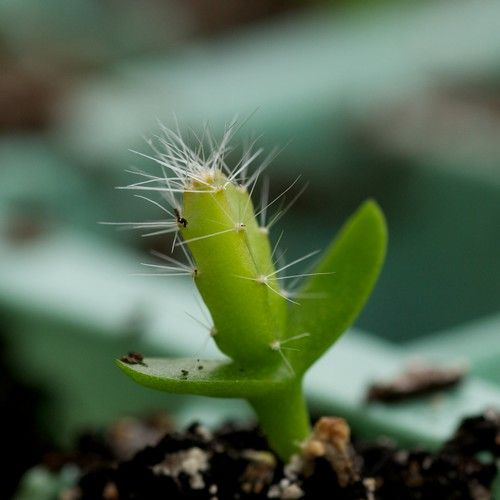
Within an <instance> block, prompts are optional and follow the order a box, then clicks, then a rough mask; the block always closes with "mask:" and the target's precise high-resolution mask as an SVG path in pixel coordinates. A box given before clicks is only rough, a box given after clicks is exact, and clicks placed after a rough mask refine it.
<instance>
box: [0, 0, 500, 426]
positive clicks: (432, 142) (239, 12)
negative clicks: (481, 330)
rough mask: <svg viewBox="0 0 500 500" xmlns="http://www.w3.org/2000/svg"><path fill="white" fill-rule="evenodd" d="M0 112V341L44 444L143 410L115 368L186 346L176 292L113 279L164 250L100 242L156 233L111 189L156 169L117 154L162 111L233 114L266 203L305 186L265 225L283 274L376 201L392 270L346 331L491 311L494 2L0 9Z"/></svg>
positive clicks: (138, 139)
mask: <svg viewBox="0 0 500 500" xmlns="http://www.w3.org/2000/svg"><path fill="white" fill-rule="evenodd" d="M0 111H1V113H0V314H1V315H2V325H3V330H4V331H5V332H6V338H7V342H8V344H9V345H10V346H11V349H12V352H13V353H15V355H16V356H18V358H13V359H14V360H15V361H14V362H13V363H12V364H13V365H14V369H15V370H16V371H17V372H18V373H19V374H21V376H22V377H25V378H26V379H29V380H31V381H36V382H40V383H42V382H43V383H45V384H46V385H48V386H49V387H50V389H51V391H52V393H54V394H56V395H57V397H58V398H59V400H58V401H59V409H58V410H57V411H56V410H54V408H55V407H56V406H57V405H56V406H53V407H51V408H52V409H51V412H52V413H51V414H50V415H51V416H50V417H49V419H52V420H57V419H60V420H57V421H58V422H59V421H60V425H61V426H62V428H63V429H66V428H67V429H74V428H75V427H76V426H77V425H82V424H84V423H87V422H94V421H100V420H102V419H105V418H111V417H112V416H114V415H116V414H118V413H120V412H130V411H133V410H134V407H136V408H139V407H141V408H142V406H145V407H147V406H149V407H153V406H158V405H159V404H160V401H161V399H160V396H156V395H155V396H154V397H153V396H151V394H150V393H147V392H144V391H143V390H142V389H139V388H136V387H132V386H131V385H130V384H129V383H128V381H125V380H123V379H122V378H121V375H120V374H119V373H117V372H116V371H115V369H114V367H113V364H112V358H113V357H114V356H116V355H119V354H121V353H122V351H125V350H127V349H129V348H131V347H135V346H139V347H141V348H143V349H144V348H145V349H146V350H147V349H148V346H149V348H150V349H151V350H153V352H154V349H153V346H159V345H161V346H163V347H162V349H163V350H164V351H165V352H171V353H177V352H187V351H189V349H190V345H189V343H185V344H183V338H182V337H183V336H184V335H185V334H186V332H187V330H190V331H191V330H194V329H196V324H193V323H192V322H191V323H189V321H190V320H189V319H186V316H185V315H184V308H185V309H186V310H189V309H190V307H191V306H193V304H196V303H195V302H193V300H194V299H193V300H192V301H191V302H190V303H189V304H187V303H186V304H184V303H178V300H179V298H178V293H179V292H178V290H179V287H181V289H182V287H184V286H186V287H188V285H189V284H179V281H171V280H169V279H164V280H160V279H159V278H151V280H149V281H148V280H144V279H139V278H137V277H133V276H131V274H133V273H137V272H141V268H140V265H139V262H140V261H141V260H142V261H144V260H145V259H147V258H148V257H147V252H148V250H149V249H151V248H156V249H160V250H162V249H163V250H166V249H167V248H169V246H170V243H171V242H170V241H169V240H168V238H164V239H163V238H155V239H147V238H141V237H140V234H138V233H134V232H123V231H116V230H115V229H114V228H111V227H109V226H102V225H99V224H98V222H99V221H117V222H118V221H129V220H138V221H141V220H146V219H148V218H150V219H154V218H157V217H158V216H159V214H158V212H157V211H155V210H154V209H153V207H152V206H150V205H147V204H146V203H144V202H142V201H141V200H138V199H134V198H133V197H132V196H131V195H130V194H129V193H128V192H126V191H119V190H115V189H114V187H116V186H119V185H123V184H127V183H129V182H132V181H134V180H135V179H134V178H133V177H131V176H130V174H127V173H126V172H125V169H126V168H130V167H131V166H137V167H141V168H144V169H146V170H150V171H153V170H154V165H153V164H152V162H147V161H144V160H143V159H141V158H139V157H138V156H136V155H134V154H132V153H131V152H130V151H129V150H130V149H138V150H140V151H143V152H146V153H147V152H148V148H147V146H146V144H145V142H144V140H143V137H149V136H151V135H153V134H155V133H158V130H159V127H158V123H157V121H158V120H160V121H161V122H163V123H165V124H166V125H167V126H168V125H172V124H173V117H174V114H175V116H177V118H178V120H179V123H180V125H181V127H183V128H184V129H185V130H187V129H188V128H189V127H194V128H199V127H201V126H202V124H203V123H204V122H205V121H209V122H210V124H211V126H212V127H213V129H214V131H215V132H220V131H221V130H222V128H223V126H224V123H225V122H227V121H230V120H231V119H232V118H233V117H234V116H235V115H239V116H240V117H242V118H243V119H245V118H247V117H250V119H249V120H248V123H247V124H246V125H245V127H243V128H242V130H241V133H240V138H241V140H243V139H245V138H248V137H252V136H254V137H255V136H261V138H260V141H259V145H261V146H263V147H265V148H266V150H268V151H270V150H271V149H272V148H273V147H274V146H278V147H282V148H283V149H282V151H281V153H280V154H279V156H278V157H277V158H276V159H275V161H274V163H273V166H272V167H271V168H270V169H269V171H268V172H269V175H270V176H271V186H272V188H271V191H272V193H274V194H277V193H279V192H280V191H281V190H282V189H283V188H284V187H285V186H287V185H288V184H290V183H291V182H292V181H293V180H294V179H295V178H296V177H297V176H298V175H299V174H300V175H301V176H302V177H301V181H300V182H303V183H305V182H306V181H307V182H308V183H309V187H308V189H307V191H306V192H305V193H304V194H303V195H302V196H301V197H300V199H299V200H298V201H297V203H296V204H295V205H294V206H293V208H292V209H291V210H290V212H289V213H288V214H287V216H286V217H284V218H283V219H282V221H280V224H279V226H281V227H282V228H283V229H284V230H285V233H284V237H283V239H282V244H283V246H284V247H285V248H288V253H287V259H289V260H292V259H293V258H294V257H297V256H299V255H301V254H304V253H306V252H308V251H310V250H314V249H316V248H323V247H324V246H325V245H326V244H327V242H328V241H329V240H330V238H331V237H332V235H333V233H334V232H335V231H336V229H337V228H338V227H339V226H340V224H341V223H342V221H343V219H344V218H345V217H346V216H347V215H348V214H349V213H350V212H352V211H353V210H354V208H355V207H356V206H357V205H358V204H359V202H360V201H361V200H363V199H364V198H366V197H374V198H376V199H377V200H378V201H379V202H380V204H381V205H382V207H383V209H384V211H385V212H386V214H387V219H388V223H389V228H390V246H389V253H388V257H387V263H386V266H385V269H384V272H383V274H382V277H381V279H380V282H379V285H378V286H377V289H376V292H375V293H374V295H373V297H372V299H371V300H370V302H369V304H368V306H367V308H366V310H365V311H364V313H363V315H362V317H361V318H360V319H359V321H358V323H357V326H358V327H359V328H361V329H363V330H366V331H370V332H373V333H374V334H376V335H377V336H379V337H382V338H384V339H387V340H390V341H394V342H397V343H400V344H404V343H405V342H408V341H410V340H415V341H420V340H421V339H425V338H426V337H427V338H429V339H431V338H432V337H433V335H434V333H435V332H437V331H440V330H447V331H453V329H454V328H458V327H460V326H461V325H463V324H465V323H469V322H473V321H476V320H481V319H484V318H488V317H493V318H495V317H496V315H497V314H498V313H499V311H500V279H499V278H500V259H499V255H500V222H499V220H500V3H499V2H497V1H496V0H484V1H482V2H481V4H480V6H478V4H475V3H473V2H467V1H465V0H457V1H447V0H432V1H431V0H427V1H423V2H418V3H412V2H404V1H395V0H392V1H391V0H384V1H382V0H380V1H377V0H374V1H371V2H357V1H350V0H343V1H342V0H338V1H328V2H327V1H319V0H318V1H316V2H301V1H298V0H294V1H291V2H286V1H282V0H280V1H275V2H273V1H265V0H259V1H256V2H246V1H244V0H237V1H234V2H223V1H215V2H209V1H206V0H205V1H204V0H189V1H181V0H143V1H142V2H135V1H132V0H121V1H117V0H106V1H103V0H99V1H98V0H86V1H85V0H76V1H73V2H63V1H62V0H45V1H44V2H37V1H32V0H24V1H22V2H20V1H17V0H6V1H2V2H1V3H0ZM300 182H299V184H300ZM279 231H280V229H279V228H277V229H275V232H274V234H273V235H272V236H273V238H274V239H276V238H277V237H278V236H279ZM153 282H154V283H153ZM186 290H187V289H186ZM185 293H186V295H185V297H192V292H191V291H186V292H185ZM176 297H177V298H176ZM186 300H187V299H186ZM176 301H177V302H176ZM184 306H185V307H184ZM194 307H195V308H196V307H197V306H196V305H194ZM153 310H154V311H162V312H163V313H164V314H165V316H166V317H167V322H166V326H164V327H162V326H159V325H160V324H161V321H160V320H159V319H158V318H156V316H155V314H156V312H154V313H153V312H151V311H153ZM198 311H199V310H198ZM191 312H192V311H191ZM195 312H196V311H195ZM186 321H187V323H186ZM495 331H497V330H495ZM145 332H146V333H145ZM186 335H187V334H186ZM193 335H195V337H193V338H196V339H199V345H200V346H202V345H203V342H204V341H203V339H204V337H203V333H200V332H199V331H196V333H193ZM196 335H198V337H196ZM186 338H191V337H189V336H187V337H186ZM144 339H146V340H144ZM152 339H154V340H152ZM184 340H185V339H184ZM73 342H75V343H74V344H73ZM450 344H452V341H450ZM197 345H198V344H197ZM491 345H492V346H493V344H491ZM129 346H130V347H129ZM490 348H491V349H493V347H490ZM497 349H498V350H499V353H498V354H500V347H497ZM208 352H210V351H208ZM13 356H14V354H13ZM490 358H491V356H490ZM17 359H19V360H20V361H16V360H17ZM493 359H498V358H495V357H494V356H493ZM75 360H77V361H78V360H79V362H80V364H78V363H77V362H76V361H75ZM68 364H69V365H70V366H68ZM61 374H64V375H61ZM66 378H67V381H66V380H63V379H66ZM65 382H67V384H65ZM57 397H56V399H57ZM161 397H163V398H165V396H161ZM152 398H153V399H152ZM131 400H133V401H135V405H134V404H131ZM173 400H174V401H175V403H173V404H175V405H179V407H180V406H182V405H183V404H184V403H183V402H181V401H180V400H178V399H175V398H174V399H173ZM182 401H184V400H182ZM68 422H69V423H68Z"/></svg>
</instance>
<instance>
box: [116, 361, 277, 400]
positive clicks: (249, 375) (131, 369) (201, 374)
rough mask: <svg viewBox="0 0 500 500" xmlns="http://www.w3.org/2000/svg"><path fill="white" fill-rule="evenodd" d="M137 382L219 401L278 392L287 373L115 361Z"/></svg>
mask: <svg viewBox="0 0 500 500" xmlns="http://www.w3.org/2000/svg"><path fill="white" fill-rule="evenodd" d="M116 363H117V365H118V367H119V368H121V369H122V370H123V371H124V372H125V373H126V374H127V375H128V376H129V377H131V378H132V379H133V380H135V381H136V382H137V383H139V384H141V385H143V386H145V387H150V388H151V389H157V390H160V391H166V392H170V393H178V394H194V395H201V396H212V397H221V398H253V397H260V396H263V395H266V394H268V393H269V392H271V391H274V390H277V389H279V388H280V387H281V386H282V385H283V384H285V383H286V382H287V373H286V372H285V371H284V370H283V368H282V367H279V368H278V369H274V370H270V369H262V368H258V367H255V368H253V369H249V368H247V367H241V366H239V365H237V364H236V363H233V362H231V361H214V360H205V359H192V358H177V359H169V358H145V359H144V360H143V363H142V364H128V363H124V362H123V361H120V360H117V361H116Z"/></svg>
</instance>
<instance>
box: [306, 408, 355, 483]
mask: <svg viewBox="0 0 500 500" xmlns="http://www.w3.org/2000/svg"><path fill="white" fill-rule="evenodd" d="M301 451H302V453H301V459H302V461H303V462H304V467H303V468H304V470H309V471H310V472H311V463H312V462H314V460H316V459H317V458H319V457H324V458H325V459H326V460H327V461H328V462H329V464H330V465H331V466H332V469H333V471H334V472H335V474H337V480H338V482H339V484H340V486H341V487H345V486H347V485H348V484H351V483H353V482H355V481H357V480H359V464H357V463H356V461H355V453H354V449H353V447H352V444H351V429H350V428H349V426H348V425H347V422H346V421H345V420H344V419H343V418H338V417H322V418H320V419H319V420H318V421H317V422H316V425H315V426H314V429H313V433H312V435H311V437H310V438H309V439H307V440H306V441H305V442H304V443H303V444H302V446H301Z"/></svg>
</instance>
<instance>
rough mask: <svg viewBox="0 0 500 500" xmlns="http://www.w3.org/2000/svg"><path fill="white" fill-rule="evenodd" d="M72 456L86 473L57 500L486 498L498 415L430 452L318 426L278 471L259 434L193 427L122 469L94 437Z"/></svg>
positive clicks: (498, 448)
mask: <svg viewBox="0 0 500 500" xmlns="http://www.w3.org/2000/svg"><path fill="white" fill-rule="evenodd" d="M82 446H83V447H82ZM80 448H81V449H80V452H79V456H80V458H79V459H80V466H81V467H82V468H83V469H85V470H86V472H84V474H83V475H82V477H81V479H80V482H79V485H78V487H77V488H75V489H72V490H70V491H67V492H65V493H64V494H63V496H62V498H63V499H64V500H74V499H78V500H97V499H105V500H118V499H120V500H132V499H137V500H140V499H144V500H146V499H148V500H155V499H176V498H193V499H211V500H216V499H220V500H223V499H259V498H262V499H263V498H288V499H292V498H306V499H322V498H335V499H346V500H347V499H349V500H351V499H352V500H354V499H356V500H360V499H367V500H379V499H384V500H389V499H390V500H398V499H402V500H404V499H408V500H414V499H415V500H416V499H426V500H433V499H439V500H445V499H448V500H458V499H471V500H486V499H490V498H492V497H491V494H490V487H491V484H492V482H493V480H494V478H495V475H496V473H497V466H496V464H495V459H496V458H498V457H499V456H500V412H499V411H495V410H490V411H487V412H485V413H484V414H481V415H478V416H475V417H472V418H467V419H465V420H464V421H463V422H462V424H461V425H460V427H459V428H458V430H457V431H456V433H455V435H454V436H453V437H452V438H451V439H450V440H449V441H448V442H447V443H445V444H444V446H443V447H442V448H441V450H439V451H438V452H435V453H430V452H427V451H425V450H420V449H414V450H402V449H398V448H397V447H396V445H395V444H394V443H392V442H390V441H388V440H385V441H384V440H382V441H379V442H375V443H366V442H357V441H354V443H351V440H350V433H349V428H348V426H347V424H346V423H345V421H343V420H342V419H336V418H324V419H320V421H318V423H317V424H316V426H315V428H314V433H313V436H312V437H311V438H310V439H309V440H308V441H307V442H306V444H305V445H304V446H303V449H302V454H301V455H297V456H296V457H295V458H293V459H292V460H291V462H290V463H289V464H286V465H285V464H283V463H282V462H281V461H280V460H279V459H277V458H276V456H275V455H274V454H273V453H272V452H271V451H270V450H269V448H268V445H267V442H266V440H265V438H264V437H263V436H262V435H261V434H260V433H259V432H258V430H256V429H243V428H237V427H234V426H231V425H227V426H225V427H223V428H221V429H219V430H218V431H216V432H215V433H213V434H212V433H210V432H209V431H208V430H207V429H205V428H204V427H203V426H201V425H197V424H195V425H192V426H191V427H189V428H188V429H187V430H186V431H185V432H182V433H177V432H169V433H167V434H166V435H165V436H164V437H163V438H162V439H160V440H159V442H157V444H155V445H151V446H146V447H145V448H143V449H142V450H140V451H138V452H137V453H136V454H135V455H134V456H133V457H131V458H130V459H126V460H121V461H120V460H117V459H116V458H113V455H116V450H115V451H113V449H112V448H113V447H112V446H110V444H109V442H107V443H106V442H105V441H103V440H102V439H101V438H99V439H97V440H96V439H95V438H93V439H90V440H89V439H87V441H86V442H85V441H83V442H82V443H81V446H80ZM89 452H91V454H92V456H93V459H92V460H90V461H89V460H88V459H87V460H86V459H85V456H86V455H87V458H88V455H89ZM77 461H78V460H77ZM84 464H86V465H84Z"/></svg>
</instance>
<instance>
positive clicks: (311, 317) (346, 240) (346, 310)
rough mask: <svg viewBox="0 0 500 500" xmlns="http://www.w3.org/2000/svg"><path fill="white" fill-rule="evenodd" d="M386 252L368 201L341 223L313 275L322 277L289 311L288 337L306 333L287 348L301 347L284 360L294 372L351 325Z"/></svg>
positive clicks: (375, 210)
mask: <svg viewBox="0 0 500 500" xmlns="http://www.w3.org/2000/svg"><path fill="white" fill-rule="evenodd" d="M386 247H387V227H386V223H385V219H384V215H383V213H382V211H381V210H380V207H379V206H378V205H377V203H376V202H374V201H372V200H368V201H366V202H364V203H363V204H362V205H361V206H360V207H359V208H358V210H357V211H356V212H355V213H354V214H353V215H352V216H351V217H350V218H349V219H348V220H347V222H346V223H345V224H344V226H343V227H342V229H341V230H340V232H339V234H338V236H337V237H336V238H335V239H334V241H333V243H332V244H331V246H330V247H329V248H328V250H327V251H326V252H325V255H324V257H323V259H322V260H321V262H320V263H319V265H318V266H317V268H316V269H315V270H314V272H315V273H323V274H316V275H313V276H311V277H310V278H309V279H308V280H307V281H306V283H305V284H304V286H303V287H302V289H301V290H300V291H299V295H298V297H299V298H298V300H299V302H300V304H298V305H295V306H293V308H292V309H291V311H290V323H289V330H288V335H289V337H292V336H294V335H295V336H298V335H300V334H302V333H308V334H309V335H308V336H304V337H302V338H301V340H300V344H299V342H298V341H296V342H295V343H294V344H290V345H291V346H292V345H293V347H297V348H300V351H299V352H292V353H291V354H289V355H288V357H289V360H290V362H291V363H292V365H293V367H294V368H295V370H297V372H299V373H303V372H304V371H305V370H307V368H308V367H309V366H310V365H311V364H312V363H314V362H315V361H316V360H317V359H318V358H319V357H320V356H321V355H322V354H323V353H324V352H325V351H326V350H327V349H328V348H329V347H330V346H331V345H332V344H333V343H334V342H335V341H336V340H337V339H338V337H339V336H340V335H341V334H342V333H343V332H344V331H345V330H346V329H347V328H349V326H351V324H352V323H353V322H354V320H355V319H356V317H357V316H358V314H359V313H360V311H361V309H362V308H363V306H364V304H365V302H366V301H367V299H368V297H369V296H370V293H371V291H372V289H373V287H374V285H375V283H376V281H377V278H378V275H379V272H380V270H381V268H382V264H383V262H384V258H385V252H386ZM301 296H302V297H303V298H301Z"/></svg>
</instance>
